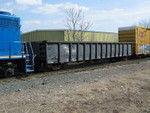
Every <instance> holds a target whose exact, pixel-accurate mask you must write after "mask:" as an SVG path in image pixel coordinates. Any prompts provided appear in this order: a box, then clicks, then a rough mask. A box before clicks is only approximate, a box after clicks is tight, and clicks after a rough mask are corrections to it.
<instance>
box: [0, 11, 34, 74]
mask: <svg viewBox="0 0 150 113" xmlns="http://www.w3.org/2000/svg"><path fill="white" fill-rule="evenodd" d="M20 27H21V25H20V18H19V17H16V16H14V15H11V13H9V12H4V11H0V76H3V77H4V76H12V75H15V74H18V73H26V72H29V71H34V59H33V58H34V54H33V51H32V47H31V44H30V43H23V42H21V35H20Z"/></svg>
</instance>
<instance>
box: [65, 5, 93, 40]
mask: <svg viewBox="0 0 150 113" xmlns="http://www.w3.org/2000/svg"><path fill="white" fill-rule="evenodd" d="M65 14H66V19H65V21H64V23H65V26H66V27H67V28H68V30H67V40H68V41H83V40H84V39H85V37H86V35H85V34H86V31H87V30H88V29H89V28H90V27H91V25H92V24H91V22H90V21H89V20H87V19H85V16H84V13H83V10H82V9H78V10H76V9H74V8H71V9H68V10H66V11H65Z"/></svg>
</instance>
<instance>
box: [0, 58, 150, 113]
mask: <svg viewBox="0 0 150 113" xmlns="http://www.w3.org/2000/svg"><path fill="white" fill-rule="evenodd" d="M129 62H130V61H129ZM131 62H132V61H131ZM143 71H144V72H143ZM141 72H142V73H141ZM138 73H140V75H141V74H143V73H144V74H143V77H144V76H146V77H149V75H150V60H149V59H147V60H136V61H134V62H132V63H129V64H128V63H124V65H122V63H115V65H114V64H111V65H108V66H105V67H104V68H97V69H94V70H91V69H90V68H89V70H88V68H87V70H86V71H81V72H74V73H65V74H59V75H52V76H51V75H50V76H49V75H47V76H44V77H41V78H36V77H35V78H34V77H32V78H31V79H27V80H14V81H12V82H2V83H0V100H1V101H0V113H14V112H15V113H87V112H89V113H92V112H93V113H101V112H108V113H120V111H121V112H123V113H138V112H139V113H142V112H143V113H150V109H149V108H148V109H147V108H146V106H145V104H146V105H147V106H149V105H150V98H149V96H147V102H146V103H144V104H142V106H144V108H145V109H144V108H141V109H142V112H141V110H136V107H138V105H139V104H140V102H142V101H140V99H137V100H138V101H137V103H138V104H137V106H136V107H135V106H134V105H135V103H134V104H131V103H133V102H131V103H130V101H133V100H135V99H133V100H132V99H130V98H129V97H130V96H132V95H134V93H131V94H129V93H127V95H125V96H127V98H123V97H120V95H124V94H122V90H124V91H126V92H129V91H130V90H131V89H132V86H134V85H133V84H131V83H132V82H133V83H134V82H135V81H132V82H131V83H130V82H129V83H128V82H127V81H126V80H125V78H122V77H124V76H125V77H126V76H128V79H129V80H128V81H130V79H131V80H132V79H134V77H133V76H135V75H138V76H137V78H136V80H138V79H141V78H140V76H139V74H138ZM47 74H48V73H47ZM130 75H132V76H130ZM119 80H120V81H119ZM121 80H122V81H121ZM124 82H126V83H124ZM145 82H147V83H150V79H145V81H144V83H143V84H147V83H145ZM141 83H142V82H141ZM136 84H140V83H139V81H138V83H136ZM115 85H116V87H117V85H118V86H121V88H122V89H120V88H119V89H117V91H116V89H115V90H114V89H113V88H114V87H115ZM126 85H127V86H128V87H126ZM130 87H131V88H130ZM99 88H100V89H99ZM133 88H134V87H133ZM136 88H137V87H136ZM145 88H146V90H148V91H149V92H150V87H148V86H147V85H146V86H145V87H144V86H143V89H145ZM110 89H111V90H110ZM103 90H104V92H105V93H104V92H103ZM109 90H110V91H112V92H109ZM133 90H135V89H133ZM91 91H92V92H91ZM115 92H119V93H121V94H120V95H118V94H119V93H115ZM110 94H111V96H110ZM137 94H138V92H137ZM146 94H147V93H145V95H146ZM148 94H150V93H148ZM83 95H84V96H83ZM99 95H101V96H102V97H99ZM116 95H117V96H118V97H120V98H123V99H126V101H128V102H127V103H125V106H129V105H128V104H129V103H130V104H131V108H132V107H133V108H135V109H134V110H135V111H134V110H133V109H131V108H130V109H129V110H130V111H129V110H124V109H125V108H124V109H123V106H120V107H119V108H116V109H113V104H114V103H112V104H111V105H109V103H111V101H112V100H111V99H112V98H113V99H114V100H115V99H118V98H116ZM139 95H142V94H139ZM109 96H110V97H109ZM98 97H99V98H98ZM140 97H142V98H143V95H142V96H140ZM93 98H94V99H93ZM78 99H79V100H78ZM100 99H102V101H104V102H100V103H99V102H97V100H100ZM48 100H49V101H48ZM95 102H97V103H95ZM119 102H120V101H119ZM135 102H136V101H135ZM102 103H103V104H102ZM120 103H121V102H120ZM99 104H100V105H101V106H102V107H99V106H98V105H99ZM105 104H108V105H109V107H110V108H109V109H110V110H112V111H110V110H109V109H107V107H106V106H107V105H105ZM116 104H118V103H116ZM140 105H141V104H140ZM81 106H82V107H81ZM96 106H97V107H96ZM80 107H81V108H80ZM8 108H9V109H8ZM126 108H127V107H126ZM100 111H101V112H100Z"/></svg>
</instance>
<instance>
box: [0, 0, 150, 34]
mask: <svg viewBox="0 0 150 113" xmlns="http://www.w3.org/2000/svg"><path fill="white" fill-rule="evenodd" d="M0 4H1V6H0V10H5V11H10V12H11V13H13V14H15V15H17V16H19V17H20V18H21V24H22V27H21V31H22V32H28V31H31V30H36V29H66V27H65V25H64V23H63V20H64V18H65V14H64V10H66V9H69V8H76V9H78V8H82V9H83V11H84V13H85V15H86V17H87V18H88V19H89V20H90V21H91V22H92V23H93V26H92V27H91V28H90V30H92V31H105V32H118V27H123V26H132V25H135V24H136V23H138V21H140V20H141V19H149V18H150V0H0Z"/></svg>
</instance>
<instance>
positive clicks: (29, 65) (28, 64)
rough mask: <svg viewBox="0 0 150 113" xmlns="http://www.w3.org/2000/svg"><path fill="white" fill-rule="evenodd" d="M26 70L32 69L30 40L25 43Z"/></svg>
mask: <svg viewBox="0 0 150 113" xmlns="http://www.w3.org/2000/svg"><path fill="white" fill-rule="evenodd" d="M25 55H26V61H25V63H26V72H32V71H34V53H33V48H32V45H31V43H30V42H26V43H25Z"/></svg>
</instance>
